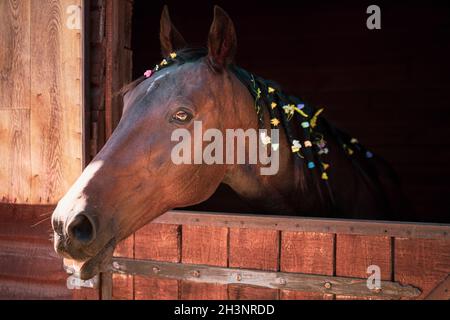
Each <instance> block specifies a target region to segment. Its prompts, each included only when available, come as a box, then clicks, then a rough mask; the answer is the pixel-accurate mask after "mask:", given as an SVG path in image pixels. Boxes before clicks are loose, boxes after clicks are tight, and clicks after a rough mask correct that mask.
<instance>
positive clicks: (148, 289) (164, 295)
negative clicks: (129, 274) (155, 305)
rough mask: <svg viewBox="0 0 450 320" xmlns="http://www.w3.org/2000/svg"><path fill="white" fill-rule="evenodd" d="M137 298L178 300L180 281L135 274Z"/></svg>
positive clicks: (135, 294) (135, 296)
mask: <svg viewBox="0 0 450 320" xmlns="http://www.w3.org/2000/svg"><path fill="white" fill-rule="evenodd" d="M135 283H136V286H135V289H134V298H135V299H136V300H177V299H178V281H177V280H171V279H157V278H148V277H141V276H135Z"/></svg>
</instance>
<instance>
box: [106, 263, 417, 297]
mask: <svg viewBox="0 0 450 320" xmlns="http://www.w3.org/2000/svg"><path fill="white" fill-rule="evenodd" d="M113 265H114V272H117V273H128V274H135V275H143V276H154V277H159V278H164V279H174V280H183V281H189V282H195V283H201V284H206V283H208V284H215V285H217V284H227V285H247V286H258V287H261V288H270V289H283V290H285V289H286V290H296V291H306V292H320V293H323V294H339V295H354V296H378V297H386V298H400V297H416V296H418V295H419V294H420V290H418V289H416V288H414V287H411V286H404V285H400V284H398V283H395V282H392V281H381V286H382V288H383V290H381V291H376V290H371V289H369V288H368V287H367V282H366V279H361V278H351V277H335V276H325V275H312V274H304V273H292V272H278V271H260V270H254V269H241V268H224V267H214V266H206V265H195V264H185V263H173V262H161V261H151V260H133V259H124V258H114V260H113ZM211 294H213V293H211Z"/></svg>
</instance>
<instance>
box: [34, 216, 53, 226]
mask: <svg viewBox="0 0 450 320" xmlns="http://www.w3.org/2000/svg"><path fill="white" fill-rule="evenodd" d="M50 218H51V217H50V216H49V217H46V218H44V219H42V220H41V221H38V222H36V223H35V224H33V225H31V228H34V227H36V226H38V225H40V224H41V223H43V222H45V221H47V220H50Z"/></svg>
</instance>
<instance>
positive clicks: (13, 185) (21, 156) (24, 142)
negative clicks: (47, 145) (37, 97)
mask: <svg viewBox="0 0 450 320" xmlns="http://www.w3.org/2000/svg"><path fill="white" fill-rule="evenodd" d="M0 95H1V94H0ZM30 154H31V153H30V110H26V109H10V110H6V109H0V155H1V156H0V157H1V161H0V181H1V183H0V201H2V202H9V203H27V202H29V200H30V196H31V188H30V185H31V161H30Z"/></svg>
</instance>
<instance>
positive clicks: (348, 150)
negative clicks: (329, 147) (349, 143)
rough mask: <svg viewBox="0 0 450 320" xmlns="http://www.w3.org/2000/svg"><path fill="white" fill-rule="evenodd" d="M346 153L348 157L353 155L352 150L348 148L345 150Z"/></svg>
mask: <svg viewBox="0 0 450 320" xmlns="http://www.w3.org/2000/svg"><path fill="white" fill-rule="evenodd" d="M347 152H348V154H349V155H350V156H351V155H352V154H353V150H352V149H350V148H348V149H347Z"/></svg>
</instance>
